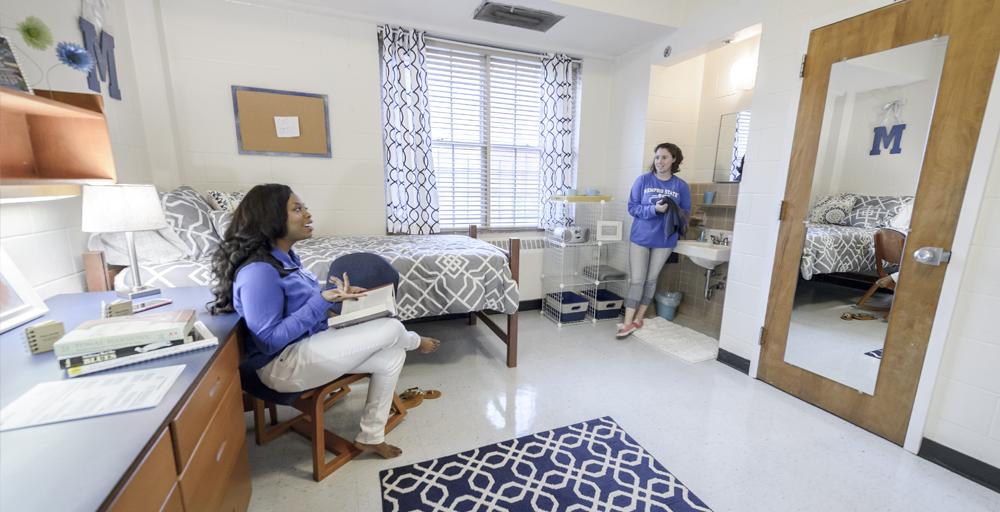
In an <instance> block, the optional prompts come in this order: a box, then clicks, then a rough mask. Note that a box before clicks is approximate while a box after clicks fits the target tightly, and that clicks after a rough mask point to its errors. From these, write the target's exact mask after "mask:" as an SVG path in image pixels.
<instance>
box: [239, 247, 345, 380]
mask: <svg viewBox="0 0 1000 512" xmlns="http://www.w3.org/2000/svg"><path fill="white" fill-rule="evenodd" d="M271 255H272V256H274V257H275V258H277V259H278V261H279V262H280V263H281V264H282V266H284V268H285V269H286V270H290V271H292V272H291V273H290V274H288V275H287V276H285V277H281V275H280V274H279V273H278V270H277V269H275V268H274V267H273V266H271V265H270V264H268V263H266V262H263V261H257V262H254V263H250V264H249V265H247V266H245V267H243V268H241V269H240V270H239V272H237V274H236V279H235V280H234V282H233V306H234V307H235V308H236V312H238V313H239V314H240V316H242V317H243V318H244V320H246V323H247V327H248V328H249V329H250V339H251V341H252V343H247V346H246V351H247V361H248V363H249V364H250V365H252V366H253V367H254V368H256V369H260V368H263V367H264V366H265V365H267V363H269V362H271V360H272V359H274V358H275V357H277V356H278V354H280V353H281V351H282V350H284V349H285V347H287V346H288V345H291V344H292V343H295V342H297V341H299V340H301V339H302V338H305V337H307V336H312V335H313V334H316V333H317V332H320V331H325V330H326V329H327V324H326V319H327V315H326V312H327V310H328V309H330V305H331V304H330V303H329V302H327V300H326V299H324V298H323V296H322V295H320V289H319V283H318V282H317V281H316V276H315V275H314V274H313V273H311V272H309V271H308V270H306V269H304V268H302V261H301V260H299V257H298V255H297V254H295V251H289V252H288V254H286V253H284V252H283V251H281V249H278V248H274V249H272V250H271Z"/></svg>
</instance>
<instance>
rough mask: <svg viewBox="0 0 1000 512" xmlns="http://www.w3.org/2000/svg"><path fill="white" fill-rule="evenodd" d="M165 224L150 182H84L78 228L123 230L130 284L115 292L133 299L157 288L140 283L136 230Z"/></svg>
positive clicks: (159, 227) (110, 230)
mask: <svg viewBox="0 0 1000 512" xmlns="http://www.w3.org/2000/svg"><path fill="white" fill-rule="evenodd" d="M165 227H167V219H166V217H165V216H164V215H163V207H162V206H160V197H159V196H158V195H157V193H156V188H155V187H153V186H152V185H86V186H84V187H83V219H82V226H81V228H82V230H83V232H85V233H125V243H126V245H128V259H129V264H130V265H131V272H130V275H131V277H132V288H131V289H129V290H120V291H119V292H118V295H119V296H122V297H127V298H129V299H135V298H138V297H146V296H148V295H156V294H157V293H160V290H159V288H155V287H152V286H143V285H142V276H141V272H140V271H139V261H138V259H137V258H136V257H135V240H134V239H133V233H135V232H136V231H152V230H157V229H163V228H165Z"/></svg>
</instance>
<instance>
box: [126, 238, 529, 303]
mask: <svg viewBox="0 0 1000 512" xmlns="http://www.w3.org/2000/svg"><path fill="white" fill-rule="evenodd" d="M294 250H295V252H296V253H297V254H298V255H299V258H301V259H302V264H303V266H305V267H306V268H307V269H308V270H309V271H310V272H312V273H313V274H316V277H317V279H319V282H320V283H324V282H326V274H327V271H328V269H329V267H330V262H331V261H333V260H334V259H336V258H337V257H339V256H341V255H344V254H350V253H355V252H373V253H375V254H378V255H380V256H382V257H384V258H386V259H387V260H388V261H389V262H390V263H391V264H392V266H393V267H394V268H395V269H396V270H397V271H398V272H399V277H400V280H399V291H398V293H397V296H396V303H397V307H398V310H399V317H400V319H401V320H410V319H413V318H421V317H428V316H438V315H443V314H447V313H468V312H470V311H481V310H484V309H491V310H494V311H498V312H501V313H507V314H509V313H513V312H514V311H516V310H517V307H518V302H519V300H520V296H519V294H518V289H517V283H516V282H514V280H513V279H512V277H511V273H510V266H509V265H508V264H507V257H506V255H505V253H504V252H503V251H502V250H501V249H499V248H498V247H496V246H494V245H492V244H489V243H487V242H484V241H482V240H477V239H474V238H469V237H467V236H460V235H407V236H344V237H317V238H310V239H307V240H302V241H301V242H298V243H296V244H295V247H294ZM140 267H141V269H142V282H143V284H148V285H152V286H159V287H177V286H205V285H209V284H211V268H210V260H209V259H208V258H203V259H199V260H180V261H174V262H169V263H162V264H151V265H140ZM128 273H129V269H125V270H123V271H122V272H120V273H119V274H118V275H117V276H116V277H115V287H116V288H124V287H125V283H126V281H125V279H127V278H126V276H127V274H128Z"/></svg>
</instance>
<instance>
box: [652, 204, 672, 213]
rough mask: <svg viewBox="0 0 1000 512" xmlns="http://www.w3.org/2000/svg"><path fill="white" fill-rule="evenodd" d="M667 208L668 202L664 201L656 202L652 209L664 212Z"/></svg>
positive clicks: (668, 206)
mask: <svg viewBox="0 0 1000 512" xmlns="http://www.w3.org/2000/svg"><path fill="white" fill-rule="evenodd" d="M669 208H670V204H669V203H666V202H663V203H656V206H655V207H654V209H655V210H656V212H657V213H664V212H666V211H667V210H668V209H669Z"/></svg>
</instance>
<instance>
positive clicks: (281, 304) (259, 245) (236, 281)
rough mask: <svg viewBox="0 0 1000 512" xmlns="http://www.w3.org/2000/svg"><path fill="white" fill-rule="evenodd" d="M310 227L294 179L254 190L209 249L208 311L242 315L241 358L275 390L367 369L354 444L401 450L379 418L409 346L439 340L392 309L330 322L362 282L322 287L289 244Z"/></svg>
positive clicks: (426, 348)
mask: <svg viewBox="0 0 1000 512" xmlns="http://www.w3.org/2000/svg"><path fill="white" fill-rule="evenodd" d="M312 232H313V227H312V215H310V214H309V210H308V209H307V208H306V207H305V205H304V204H302V200H300V199H299V198H298V196H296V195H295V194H294V193H292V189H291V188H289V187H288V186H286V185H278V184H267V185H257V186H255V187H253V188H252V189H250V192H248V193H247V195H246V197H244V199H243V201H241V202H240V205H239V207H238V208H237V209H236V211H235V212H234V214H233V221H232V224H230V226H229V228H228V229H226V233H225V235H224V237H223V240H222V243H221V244H220V245H219V249H218V251H216V253H215V254H214V255H213V257H212V272H213V274H214V277H215V279H217V282H218V285H216V286H215V288H213V289H212V292H213V293H214V294H215V301H214V302H212V303H210V305H209V306H210V310H211V312H212V313H213V314H215V313H219V312H231V311H234V310H235V311H236V312H238V313H239V314H240V316H242V317H243V318H244V319H245V321H246V324H247V327H248V328H249V329H250V333H251V337H250V341H251V342H250V343H248V344H247V347H246V351H247V354H246V356H247V362H248V363H249V364H251V365H252V366H253V367H254V368H256V370H257V375H258V377H260V380H261V382H263V383H264V385H266V386H267V387H269V388H271V389H273V390H275V391H279V392H294V391H305V390H308V389H312V388H315V387H318V386H321V385H323V384H326V383H327V382H330V381H332V380H333V379H336V378H337V377H339V376H341V375H344V374H347V373H370V374H371V375H372V377H371V382H370V384H369V386H368V398H367V401H366V402H365V407H364V412H363V414H362V416H361V432H360V433H359V434H358V436H357V438H356V439H355V445H356V446H357V447H358V448H359V449H361V450H364V451H373V452H375V453H377V454H379V455H381V456H382V457H385V458H391V457H396V456H398V455H399V454H400V453H402V451H401V450H400V449H399V448H397V447H395V446H392V445H389V444H387V443H386V442H385V423H386V421H387V420H388V418H389V409H390V406H391V405H392V397H393V395H394V394H395V392H396V381H397V380H398V379H399V372H400V370H401V369H402V367H403V361H404V360H405V359H406V351H407V350H413V349H418V350H420V352H423V353H428V352H433V351H434V350H436V349H437V348H438V345H439V342H438V341H437V340H435V339H432V338H425V337H421V336H419V335H417V334H416V333H414V332H411V331H407V330H406V328H405V327H403V324H402V323H400V322H399V321H398V320H396V319H393V318H381V319H377V320H372V321H369V322H365V323H363V324H359V325H355V326H352V327H347V328H343V329H330V330H328V329H327V323H326V320H327V318H328V317H329V316H331V315H332V313H331V312H330V308H331V305H332V304H333V303H335V302H341V301H344V300H352V299H355V298H357V297H359V296H360V295H359V292H363V290H360V289H358V288H355V287H352V288H350V289H347V290H344V289H340V288H334V289H329V290H324V291H320V287H319V283H318V282H317V281H316V276H315V275H314V274H312V273H311V272H309V271H308V270H306V269H305V268H303V267H302V262H301V261H300V260H299V257H298V256H297V255H296V254H295V252H294V251H293V250H292V245H294V244H295V242H298V241H299V240H305V239H307V238H311V237H312Z"/></svg>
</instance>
